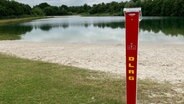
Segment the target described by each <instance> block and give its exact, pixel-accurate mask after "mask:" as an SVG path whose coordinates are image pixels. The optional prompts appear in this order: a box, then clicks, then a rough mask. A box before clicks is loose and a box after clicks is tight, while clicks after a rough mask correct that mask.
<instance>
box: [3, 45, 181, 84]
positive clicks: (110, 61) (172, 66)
mask: <svg viewBox="0 0 184 104" xmlns="http://www.w3.org/2000/svg"><path fill="white" fill-rule="evenodd" d="M124 47H125V46H124V45H121V44H120V45H113V44H109V45H105V44H98V45H97V44H85V45H84V44H61V43H57V44H56V43H33V42H25V41H0V52H1V53H6V54H9V55H15V56H18V57H21V58H27V59H33V60H42V61H47V62H52V63H59V64H64V65H69V66H76V67H81V68H87V69H91V70H98V71H105V72H110V73H115V74H117V75H118V76H125V50H124ZM138 77H139V78H140V79H145V78H150V79H153V80H158V81H169V82H172V83H182V82H184V45H183V44H172V45H171V44H163V43H162V44H144V43H142V44H141V43H140V45H139V66H138Z"/></svg>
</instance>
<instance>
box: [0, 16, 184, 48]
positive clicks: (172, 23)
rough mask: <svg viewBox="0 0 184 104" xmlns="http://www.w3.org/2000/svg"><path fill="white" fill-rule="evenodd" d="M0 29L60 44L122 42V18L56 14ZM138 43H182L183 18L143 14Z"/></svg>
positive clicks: (24, 37) (26, 38)
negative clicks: (52, 16)
mask: <svg viewBox="0 0 184 104" xmlns="http://www.w3.org/2000/svg"><path fill="white" fill-rule="evenodd" d="M0 32H5V33H9V34H16V35H20V37H21V39H20V40H26V41H34V42H62V43H117V44H118V43H123V42H124V38H125V27H124V18H123V17H80V16H69V17H55V18H47V19H39V20H34V21H31V22H26V23H21V24H16V25H5V26H0ZM139 39H140V42H149V43H150V42H154V43H157V42H166V43H184V19H183V18H160V17H144V18H143V20H142V21H141V23H140V35H139Z"/></svg>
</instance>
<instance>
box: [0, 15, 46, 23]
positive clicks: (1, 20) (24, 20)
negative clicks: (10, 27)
mask: <svg viewBox="0 0 184 104" xmlns="http://www.w3.org/2000/svg"><path fill="white" fill-rule="evenodd" d="M40 18H43V17H26V18H14V19H0V25H4V24H16V23H21V22H28V21H31V20H34V19H40Z"/></svg>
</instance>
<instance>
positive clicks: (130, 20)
mask: <svg viewBox="0 0 184 104" xmlns="http://www.w3.org/2000/svg"><path fill="white" fill-rule="evenodd" d="M124 11H125V20H126V22H125V27H126V100H127V101H126V102H127V104H136V103H137V53H138V32H139V18H140V13H141V8H125V9H124Z"/></svg>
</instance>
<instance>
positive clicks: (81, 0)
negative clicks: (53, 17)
mask: <svg viewBox="0 0 184 104" xmlns="http://www.w3.org/2000/svg"><path fill="white" fill-rule="evenodd" d="M16 1H18V2H21V3H25V4H29V5H31V6H33V5H37V4H40V3H43V2H47V3H49V4H50V5H57V6H59V5H62V4H65V5H69V6H76V5H83V4H85V3H87V4H89V5H92V4H97V3H102V2H104V3H107V2H112V1H116V2H121V1H128V0H16Z"/></svg>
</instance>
